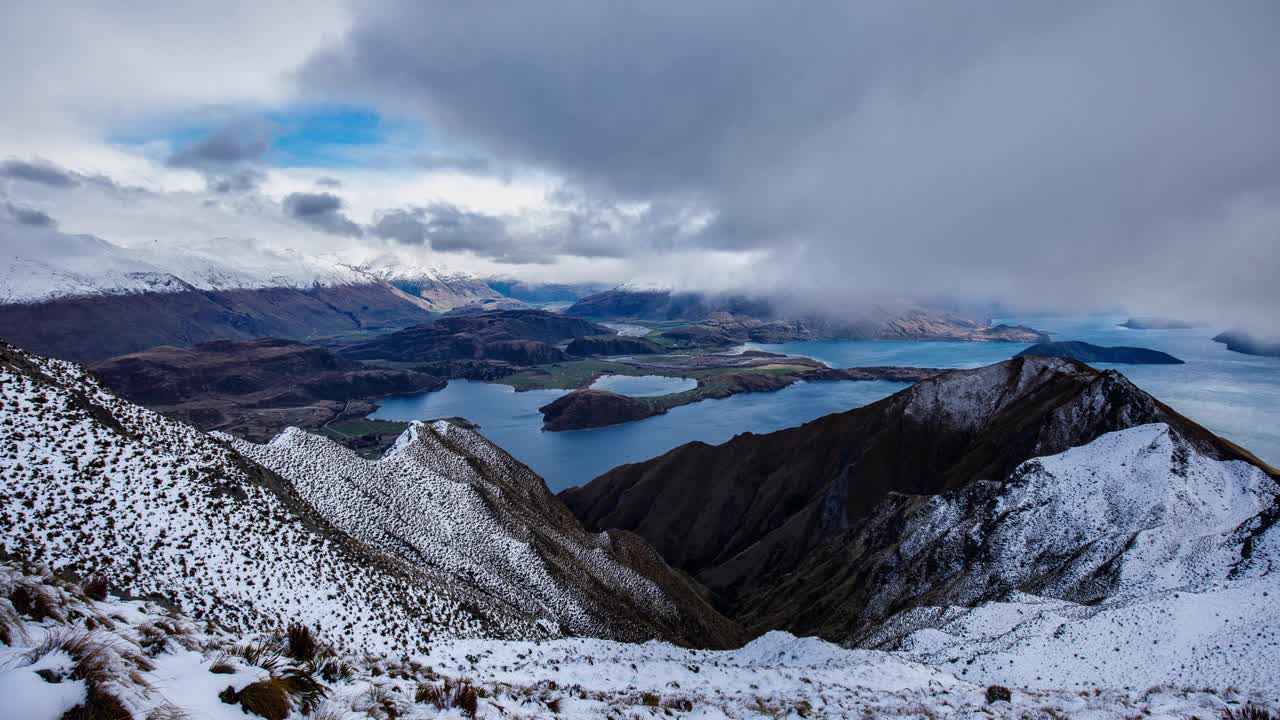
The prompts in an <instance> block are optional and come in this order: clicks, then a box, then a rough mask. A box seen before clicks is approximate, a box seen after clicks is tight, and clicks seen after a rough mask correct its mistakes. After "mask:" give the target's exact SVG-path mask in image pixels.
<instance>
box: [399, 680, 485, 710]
mask: <svg viewBox="0 0 1280 720" xmlns="http://www.w3.org/2000/svg"><path fill="white" fill-rule="evenodd" d="M413 700H414V702H417V703H426V704H428V705H434V706H435V707H436V708H437V709H439V710H448V709H449V708H457V709H459V710H461V711H462V712H463V714H464V715H466V716H467V717H472V718H473V717H475V716H476V712H477V711H478V710H479V707H480V691H479V690H478V689H477V688H476V686H475V685H474V684H473V683H472V682H471V681H470V680H466V679H462V680H453V679H451V678H445V679H444V680H443V681H442V682H440V683H420V684H419V685H418V688H417V690H416V691H415V692H414V694H413Z"/></svg>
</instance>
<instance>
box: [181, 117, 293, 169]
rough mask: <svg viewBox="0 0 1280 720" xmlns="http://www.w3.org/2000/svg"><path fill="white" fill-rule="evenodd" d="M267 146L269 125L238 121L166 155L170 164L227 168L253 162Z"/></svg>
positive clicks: (261, 154)
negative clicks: (168, 155)
mask: <svg viewBox="0 0 1280 720" xmlns="http://www.w3.org/2000/svg"><path fill="white" fill-rule="evenodd" d="M269 149H271V126H270V125H269V124H267V123H263V122H238V123H231V124H228V125H226V126H224V127H221V128H218V129H217V130H214V131H213V132H211V133H209V134H208V135H206V136H205V137H203V138H201V139H200V140H198V141H196V142H194V143H191V144H190V145H187V146H186V147H183V148H181V149H179V150H178V151H177V152H175V153H174V154H173V155H171V156H170V157H169V161H168V162H169V165H171V166H173V167H185V168H195V169H197V170H203V169H207V168H228V167H236V166H239V165H243V164H245V163H249V162H256V161H258V160H260V159H261V158H262V156H263V155H265V154H266V153H267V150H269Z"/></svg>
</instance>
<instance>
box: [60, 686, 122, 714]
mask: <svg viewBox="0 0 1280 720" xmlns="http://www.w3.org/2000/svg"><path fill="white" fill-rule="evenodd" d="M62 720H133V713H131V712H129V708H127V707H125V704H124V703H123V702H121V700H120V698H118V697H116V696H115V695H113V694H111V693H110V692H108V691H106V690H104V689H103V688H102V687H101V686H99V685H96V684H94V683H89V691H88V693H87V694H86V695H85V699H84V702H82V703H80V704H79V705H76V706H75V707H73V708H71V709H70V710H68V711H67V712H66V713H64V714H63V715H62Z"/></svg>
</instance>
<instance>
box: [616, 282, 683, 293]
mask: <svg viewBox="0 0 1280 720" xmlns="http://www.w3.org/2000/svg"><path fill="white" fill-rule="evenodd" d="M614 290H620V291H622V292H637V293H670V292H675V288H673V287H672V286H671V285H669V284H667V283H661V282H658V281H656V280H628V281H627V282H624V283H622V284H621V285H618V286H617V287H615V288H614Z"/></svg>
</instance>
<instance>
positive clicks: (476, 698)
mask: <svg viewBox="0 0 1280 720" xmlns="http://www.w3.org/2000/svg"><path fill="white" fill-rule="evenodd" d="M413 700H414V702H416V703H425V704H428V705H434V706H435V707H436V708H437V709H439V710H448V709H450V708H457V709H459V710H461V711H462V713H463V714H464V715H466V716H467V717H472V718H474V717H475V716H476V712H477V711H478V710H479V706H480V691H479V690H478V689H477V688H476V686H475V685H474V684H473V683H472V682H471V681H470V680H467V679H462V680H453V679H451V678H445V679H444V680H443V681H442V682H439V683H420V684H419V685H418V688H417V690H416V691H415V692H414V694H413ZM557 702H558V701H557ZM548 704H549V703H548Z"/></svg>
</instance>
